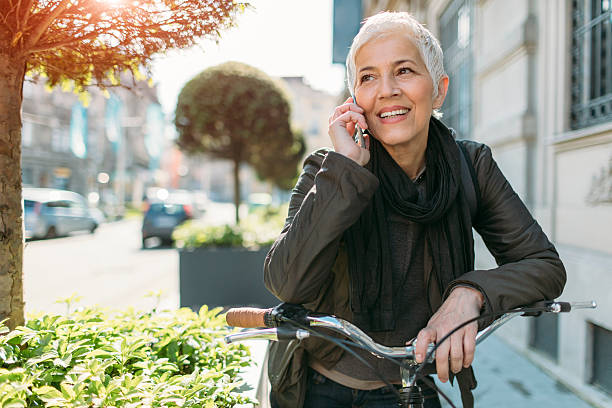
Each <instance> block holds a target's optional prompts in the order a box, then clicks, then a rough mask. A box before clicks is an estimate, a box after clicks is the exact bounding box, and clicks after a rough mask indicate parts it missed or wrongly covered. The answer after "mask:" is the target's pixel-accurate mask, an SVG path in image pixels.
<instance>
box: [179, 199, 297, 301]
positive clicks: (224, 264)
mask: <svg viewBox="0 0 612 408" xmlns="http://www.w3.org/2000/svg"><path fill="white" fill-rule="evenodd" d="M286 209H287V207H286V206H281V207H266V208H260V209H258V210H257V211H255V212H253V213H251V214H249V216H247V217H246V219H244V220H242V221H241V222H240V223H239V224H237V225H227V224H226V225H205V224H203V223H202V221H198V220H193V221H188V222H187V223H185V224H183V225H181V226H179V227H178V228H177V229H176V230H175V231H174V233H173V238H174V240H175V242H176V245H177V247H178V248H179V292H180V304H181V306H182V307H183V306H185V307H190V308H192V309H194V310H197V309H199V308H200V307H201V306H202V305H204V304H206V305H209V306H211V307H216V306H223V307H229V306H237V305H241V306H243V305H251V306H259V307H269V306H274V305H276V304H277V303H279V301H278V299H276V298H275V297H274V296H273V295H272V294H271V293H270V292H269V291H268V290H267V289H266V287H265V286H264V283H263V264H264V260H265V257H266V254H267V253H268V251H269V249H270V245H271V244H272V243H273V242H274V239H275V237H276V236H277V235H278V233H279V232H280V230H281V229H282V225H283V222H284V214H286Z"/></svg>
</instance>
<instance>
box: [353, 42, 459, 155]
mask: <svg viewBox="0 0 612 408" xmlns="http://www.w3.org/2000/svg"><path fill="white" fill-rule="evenodd" d="M355 68H356V83H355V98H356V99H357V104H358V105H359V106H361V107H362V108H363V109H364V110H365V113H366V121H367V122H368V127H369V130H370V132H371V133H372V134H373V135H374V137H376V139H378V140H379V141H380V142H381V143H382V144H383V146H385V148H387V150H388V151H389V152H390V153H391V152H392V151H397V150H398V149H413V148H414V147H416V146H421V147H422V149H423V151H424V146H426V145H427V134H428V131H429V119H430V117H431V115H432V110H433V109H437V108H439V107H440V106H442V102H443V101H444V96H445V95H446V87H447V85H448V78H447V77H444V78H442V79H441V80H440V84H439V85H438V96H437V97H436V98H435V99H434V98H433V93H434V92H433V91H434V89H433V83H432V80H431V76H430V75H429V72H428V71H427V67H426V66H425V63H424V62H423V58H422V57H421V54H420V53H419V50H418V49H417V47H416V46H415V45H414V43H413V42H412V40H411V38H410V36H409V35H408V34H407V33H404V32H399V31H397V32H391V33H389V34H385V35H383V36H381V37H378V38H375V39H373V40H371V41H369V42H367V43H365V44H364V45H363V46H362V47H361V48H360V49H359V50H358V51H357V53H356V54H355Z"/></svg>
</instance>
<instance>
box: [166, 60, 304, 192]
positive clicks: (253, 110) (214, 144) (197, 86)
mask: <svg viewBox="0 0 612 408" xmlns="http://www.w3.org/2000/svg"><path fill="white" fill-rule="evenodd" d="M175 125H176V128H177V130H178V133H179V138H178V144H179V146H180V147H181V148H182V149H183V150H186V151H188V152H204V153H209V154H211V155H213V156H215V157H218V158H224V159H230V160H232V161H234V163H235V164H240V163H248V164H250V165H251V166H252V167H253V168H254V169H255V171H256V172H257V173H258V175H259V176H260V177H261V178H263V179H268V180H271V181H273V182H274V183H275V184H277V185H279V186H280V187H283V188H289V187H291V186H290V185H289V183H290V181H292V180H293V179H294V177H295V175H296V172H297V164H298V162H299V160H300V158H301V157H302V155H303V153H304V148H305V147H304V138H303V136H302V134H301V132H295V133H294V132H293V131H292V129H291V125H290V106H289V101H288V99H287V97H286V95H285V93H284V91H283V90H282V88H281V87H279V86H278V85H277V84H276V83H275V82H274V81H273V80H272V79H271V78H270V77H268V76H267V75H266V74H265V73H263V72H261V71H260V70H258V69H256V68H254V67H251V66H249V65H246V64H242V63H237V62H226V63H224V64H221V65H217V66H214V67H211V68H208V69H206V70H204V71H203V72H201V73H200V74H198V75H197V76H196V77H194V78H193V79H192V80H191V81H189V82H188V83H187V84H186V85H185V86H184V87H183V89H182V91H181V93H180V94H179V98H178V103H177V107H176V116H175ZM236 203H239V200H236Z"/></svg>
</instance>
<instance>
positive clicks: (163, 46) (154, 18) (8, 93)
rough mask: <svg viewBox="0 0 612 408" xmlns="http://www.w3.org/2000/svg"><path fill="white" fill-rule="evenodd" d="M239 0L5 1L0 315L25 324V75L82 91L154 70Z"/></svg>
mask: <svg viewBox="0 0 612 408" xmlns="http://www.w3.org/2000/svg"><path fill="white" fill-rule="evenodd" d="M245 7H246V5H245V4H243V3H237V2H236V1H235V0H164V1H159V0H137V1H129V2H128V1H123V0H0V169H2V171H0V320H1V319H4V318H8V319H9V321H8V325H9V327H15V326H16V325H19V324H23V321H24V315H23V306H24V304H23V293H22V292H23V290H22V287H23V286H22V264H23V226H22V208H21V113H20V111H21V103H22V89H23V81H24V79H25V76H26V74H30V75H31V76H32V77H34V78H36V77H38V76H44V77H45V78H46V81H47V85H48V86H55V85H58V84H62V86H65V85H69V86H72V87H73V89H74V90H75V91H76V92H83V91H84V90H85V89H86V88H87V87H89V86H99V87H102V88H106V87H109V86H118V85H120V79H119V78H121V74H122V73H123V72H125V71H129V72H131V74H132V77H133V78H136V79H138V78H139V77H144V75H143V74H142V73H140V72H139V70H140V69H144V70H146V73H148V72H149V69H148V67H149V66H150V62H151V58H152V56H153V55H154V54H156V53H160V52H164V51H166V50H169V49H172V48H183V47H189V46H191V45H193V44H194V43H195V42H196V41H197V40H198V39H200V38H202V37H211V38H218V36H219V32H220V30H222V29H224V28H227V27H229V26H231V25H232V24H233V21H234V18H235V16H236V14H237V13H238V12H239V11H242V10H243V9H244V8H245Z"/></svg>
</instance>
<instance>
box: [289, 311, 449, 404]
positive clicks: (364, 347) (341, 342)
mask: <svg viewBox="0 0 612 408" xmlns="http://www.w3.org/2000/svg"><path fill="white" fill-rule="evenodd" d="M283 320H284V321H285V322H288V323H292V324H294V325H295V326H297V327H298V328H301V329H303V330H306V331H308V332H310V333H311V334H312V335H314V336H315V337H320V338H322V339H325V340H327V341H330V342H332V343H334V344H336V345H337V346H339V347H340V348H342V349H343V350H345V351H347V352H348V353H350V354H351V355H352V356H353V357H355V358H357V360H358V361H360V362H361V363H362V364H364V365H365V366H366V367H368V368H369V369H370V370H372V372H373V373H374V374H375V375H376V376H377V377H378V378H379V379H380V380H381V381H382V382H383V383H385V385H386V386H387V387H389V389H391V391H392V392H393V393H394V394H395V396H396V397H397V399H398V401H401V395H400V393H399V391H398V390H397V388H395V386H394V385H393V384H391V383H390V382H389V381H387V380H386V379H385V378H384V376H383V375H382V374H381V373H380V371H378V370H377V369H376V368H374V367H373V366H372V365H371V364H370V363H368V362H367V361H366V360H365V359H364V358H363V357H361V356H360V355H359V354H357V353H356V352H355V351H354V350H351V349H350V348H349V347H348V346H353V347H358V348H361V349H362V350H366V351H369V352H370V353H372V354H374V355H376V356H382V357H383V358H385V359H386V360H389V361H391V362H393V363H394V364H396V365H398V366H400V367H402V368H407V367H406V365H405V364H404V363H403V362H401V361H398V360H397V359H395V358H392V357H389V356H387V355H384V354H383V355H379V354H378V353H377V352H376V350H373V349H372V348H370V347H369V346H367V345H364V344H359V343H356V342H354V341H351V340H344V339H337V338H335V337H332V336H329V335H326V334H323V333H320V332H318V331H316V330H314V329H312V328H311V327H309V326H307V325H304V324H302V323H300V322H298V321H295V320H293V319H290V318H287V317H284V318H283ZM419 368H420V367H419ZM421 380H422V381H423V382H425V383H426V384H427V385H428V386H430V387H431V388H433V389H434V390H435V391H436V392H438V393H439V394H440V395H441V396H442V397H443V398H444V399H445V400H446V401H447V402H448V403H449V404H450V406H451V408H457V407H456V406H455V405H454V404H453V402H452V401H451V400H450V398H449V397H448V396H447V395H446V394H444V392H442V390H440V388H439V387H438V386H437V385H436V384H435V383H434V382H433V381H432V380H431V379H429V378H428V377H427V376H421Z"/></svg>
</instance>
